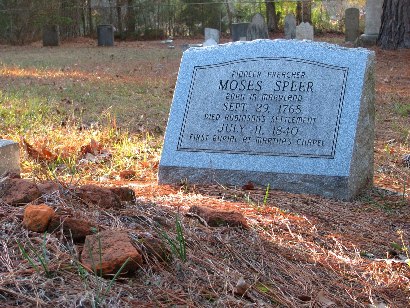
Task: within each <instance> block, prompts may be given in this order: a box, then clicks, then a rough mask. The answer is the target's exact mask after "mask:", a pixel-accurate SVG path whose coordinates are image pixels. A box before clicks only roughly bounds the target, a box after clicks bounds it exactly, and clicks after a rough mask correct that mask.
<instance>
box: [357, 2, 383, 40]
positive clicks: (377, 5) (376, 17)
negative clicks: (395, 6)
mask: <svg viewBox="0 0 410 308" xmlns="http://www.w3.org/2000/svg"><path fill="white" fill-rule="evenodd" d="M382 12H383V0H367V2H366V17H365V18H366V19H365V20H366V22H365V28H364V34H362V35H361V36H360V43H361V45H365V46H371V45H375V44H376V41H377V38H378V37H379V31H380V26H381V18H382Z"/></svg>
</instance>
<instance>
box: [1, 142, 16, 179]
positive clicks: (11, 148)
mask: <svg viewBox="0 0 410 308" xmlns="http://www.w3.org/2000/svg"><path fill="white" fill-rule="evenodd" d="M19 157H20V148H19V144H18V143H17V142H14V141H11V140H4V139H0V176H1V175H2V174H3V173H5V172H8V171H10V172H16V173H19V174H20V159H19Z"/></svg>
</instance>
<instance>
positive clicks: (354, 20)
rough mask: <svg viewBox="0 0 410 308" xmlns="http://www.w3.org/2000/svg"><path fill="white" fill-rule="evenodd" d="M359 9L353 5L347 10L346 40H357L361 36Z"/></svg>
mask: <svg viewBox="0 0 410 308" xmlns="http://www.w3.org/2000/svg"><path fill="white" fill-rule="evenodd" d="M359 16H360V12H359V9H357V8H354V7H351V8H348V9H347V10H346V11H345V41H346V42H355V41H356V40H357V38H358V37H359Z"/></svg>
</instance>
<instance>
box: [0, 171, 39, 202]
mask: <svg viewBox="0 0 410 308" xmlns="http://www.w3.org/2000/svg"><path fill="white" fill-rule="evenodd" d="M40 196H41V193H40V190H39V189H38V187H37V185H36V184H35V183H34V182H32V181H29V180H25V179H20V178H16V177H12V178H10V177H5V178H3V179H2V180H1V181H0V199H1V200H2V201H3V202H4V203H7V204H10V205H24V204H27V203H30V202H32V201H34V200H36V199H38V198H40Z"/></svg>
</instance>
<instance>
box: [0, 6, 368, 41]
mask: <svg viewBox="0 0 410 308" xmlns="http://www.w3.org/2000/svg"><path fill="white" fill-rule="evenodd" d="M113 2H115V4H116V5H113ZM135 2H136V1H120V0H116V1H114V0H92V1H85V0H58V1H46V0H0V42H1V43H9V44H26V43H30V42H32V41H36V40H39V39H41V35H42V29H43V27H45V26H47V25H59V32H60V37H61V39H66V38H71V37H78V36H95V35H96V28H97V26H98V25H100V24H111V25H113V26H114V29H115V34H116V36H117V37H118V38H121V39H139V40H150V39H163V38H165V37H167V36H175V37H194V36H198V35H202V34H203V29H204V28H205V27H210V28H215V29H218V30H220V31H221V33H222V35H224V34H226V35H229V32H230V30H229V29H230V24H231V23H235V22H249V21H250V20H251V19H252V16H253V15H254V14H256V13H261V14H262V15H264V16H266V9H267V4H266V2H271V3H273V5H274V10H275V12H276V14H275V24H274V27H273V28H272V27H271V29H270V30H271V31H272V32H279V31H282V30H283V26H284V19H285V16H286V15H287V14H289V13H293V14H294V15H295V16H296V17H297V20H298V22H301V21H309V22H311V23H312V24H313V26H314V27H315V31H316V32H335V31H336V32H342V31H343V28H344V23H343V17H344V11H345V9H346V8H347V7H351V6H355V7H358V8H359V9H361V11H362V12H363V6H364V4H363V3H364V2H365V1H364V0H361V1H360V0H356V1H354V0H351V1H349V0H320V1H319V0H304V1H240V0H238V1H234V2H230V1H219V2H218V1H212V2H209V1H208V2H205V3H193V2H189V3H188V2H183V1H138V2H140V3H139V4H136V3H135ZM117 4H118V5H117ZM271 5H272V4H271Z"/></svg>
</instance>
